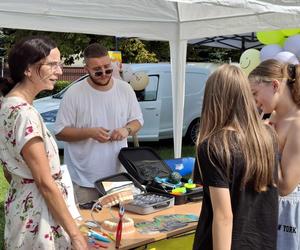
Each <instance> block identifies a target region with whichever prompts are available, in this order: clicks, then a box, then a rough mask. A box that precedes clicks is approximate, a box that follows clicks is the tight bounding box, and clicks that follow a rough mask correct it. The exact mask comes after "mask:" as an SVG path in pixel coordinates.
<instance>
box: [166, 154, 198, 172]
mask: <svg viewBox="0 0 300 250" xmlns="http://www.w3.org/2000/svg"><path fill="white" fill-rule="evenodd" d="M164 161H165V163H166V164H167V165H168V167H169V168H170V169H171V170H172V171H175V172H178V173H180V174H181V176H187V175H191V174H192V172H193V169H194V164H195V158H194V157H184V158H176V159H170V160H164Z"/></svg>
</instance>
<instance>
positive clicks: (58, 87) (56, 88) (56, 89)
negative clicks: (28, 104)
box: [36, 81, 71, 99]
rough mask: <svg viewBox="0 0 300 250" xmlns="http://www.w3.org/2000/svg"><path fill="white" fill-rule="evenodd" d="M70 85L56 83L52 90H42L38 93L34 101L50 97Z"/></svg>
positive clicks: (64, 82) (63, 82)
mask: <svg viewBox="0 0 300 250" xmlns="http://www.w3.org/2000/svg"><path fill="white" fill-rule="evenodd" d="M70 83H71V81H57V82H56V84H55V85H54V89H53V90H44V91H42V92H41V93H39V94H38V95H37V96H36V99H38V98H42V97H46V96H50V95H54V94H56V93H58V92H60V91H61V90H63V89H64V88H65V87H67V86H68V85H69V84H70Z"/></svg>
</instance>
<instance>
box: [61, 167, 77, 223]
mask: <svg viewBox="0 0 300 250" xmlns="http://www.w3.org/2000/svg"><path fill="white" fill-rule="evenodd" d="M60 168H61V171H62V180H61V181H62V183H63V184H64V185H65V186H66V188H67V191H68V198H67V201H66V202H67V207H68V209H69V211H70V213H71V215H72V217H73V219H76V220H79V221H80V220H82V217H81V215H80V213H79V211H78V208H77V206H76V203H75V199H74V189H73V184H72V180H71V177H70V173H69V170H68V167H67V165H65V164H64V165H61V166H60Z"/></svg>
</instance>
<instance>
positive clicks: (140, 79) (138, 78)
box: [129, 71, 149, 91]
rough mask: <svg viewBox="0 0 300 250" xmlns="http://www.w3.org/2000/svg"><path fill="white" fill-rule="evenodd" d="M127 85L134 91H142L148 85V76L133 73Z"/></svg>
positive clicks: (140, 72) (141, 72)
mask: <svg viewBox="0 0 300 250" xmlns="http://www.w3.org/2000/svg"><path fill="white" fill-rule="evenodd" d="M129 83H130V85H131V86H132V88H133V89H134V90H135V91H141V90H144V89H145V88H146V87H147V85H148V83H149V76H148V74H147V73H145V72H143V71H139V72H135V73H134V74H133V76H132V78H131V80H130V82H129Z"/></svg>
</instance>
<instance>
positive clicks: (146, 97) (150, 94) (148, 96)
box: [135, 75, 159, 102]
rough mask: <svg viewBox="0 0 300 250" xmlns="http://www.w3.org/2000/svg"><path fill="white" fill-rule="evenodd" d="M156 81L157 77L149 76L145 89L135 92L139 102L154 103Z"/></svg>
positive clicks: (156, 88)
mask: <svg viewBox="0 0 300 250" xmlns="http://www.w3.org/2000/svg"><path fill="white" fill-rule="evenodd" d="M158 80H159V76H158V75H149V83H148V85H147V87H146V89H144V90H142V91H136V92H135V93H136V96H137V99H138V101H139V102H143V101H155V100H156V99H157V91H158Z"/></svg>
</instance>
